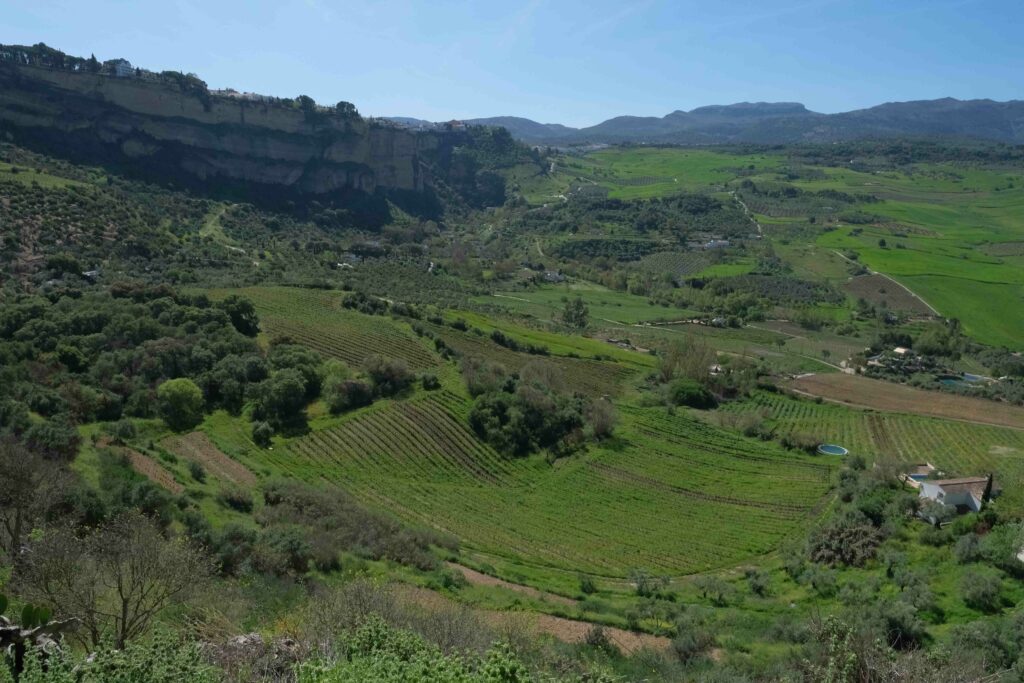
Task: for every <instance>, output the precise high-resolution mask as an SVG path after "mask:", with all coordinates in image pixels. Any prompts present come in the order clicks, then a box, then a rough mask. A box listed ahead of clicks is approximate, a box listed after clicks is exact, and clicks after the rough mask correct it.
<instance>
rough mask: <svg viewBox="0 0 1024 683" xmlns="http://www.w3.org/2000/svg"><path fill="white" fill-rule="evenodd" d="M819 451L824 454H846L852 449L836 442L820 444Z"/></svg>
mask: <svg viewBox="0 0 1024 683" xmlns="http://www.w3.org/2000/svg"><path fill="white" fill-rule="evenodd" d="M818 452H819V453H821V454H822V455H846V454H847V453H849V452H850V451H848V450H846V449H845V448H843V447H842V446H837V445H835V444H834V443H823V444H821V445H820V446H818Z"/></svg>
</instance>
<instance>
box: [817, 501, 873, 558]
mask: <svg viewBox="0 0 1024 683" xmlns="http://www.w3.org/2000/svg"><path fill="white" fill-rule="evenodd" d="M881 542H882V532H881V531H879V530H878V529H877V528H875V527H874V526H873V525H872V524H871V522H870V521H868V519H867V518H866V517H865V516H864V515H863V513H861V512H859V511H848V512H845V513H843V514H840V515H837V516H836V517H835V518H834V519H833V520H832V521H830V522H828V523H827V524H825V525H824V526H821V527H819V528H818V529H816V530H815V531H813V532H812V533H811V537H810V539H809V541H808V551H809V555H810V558H811V560H812V561H814V562H820V563H822V564H828V565H836V564H843V565H852V566H855V567H860V566H862V565H863V564H864V563H865V562H866V561H867V560H869V559H871V558H872V557H874V555H875V550H876V549H877V548H878V546H879V544H880V543H881Z"/></svg>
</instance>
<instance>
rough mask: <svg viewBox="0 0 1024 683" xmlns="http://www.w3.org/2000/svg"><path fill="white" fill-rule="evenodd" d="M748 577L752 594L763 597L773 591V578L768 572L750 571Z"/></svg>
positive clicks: (747, 573)
mask: <svg viewBox="0 0 1024 683" xmlns="http://www.w3.org/2000/svg"><path fill="white" fill-rule="evenodd" d="M746 576H747V585H748V586H750V592H751V593H753V594H754V595H760V596H762V597H764V596H765V595H768V593H769V592H770V590H771V577H770V576H768V573H767V572H765V571H763V570H761V569H748V570H747V571H746Z"/></svg>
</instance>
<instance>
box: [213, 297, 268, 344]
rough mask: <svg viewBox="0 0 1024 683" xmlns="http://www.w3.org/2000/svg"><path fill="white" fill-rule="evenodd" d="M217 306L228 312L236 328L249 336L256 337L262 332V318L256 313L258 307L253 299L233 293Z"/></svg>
mask: <svg viewBox="0 0 1024 683" xmlns="http://www.w3.org/2000/svg"><path fill="white" fill-rule="evenodd" d="M217 308H220V309H221V310H222V311H224V312H225V313H227V314H228V317H229V318H230V319H231V324H232V325H234V327H235V329H236V330H238V331H239V332H241V333H242V334H244V335H245V336H247V337H255V336H256V335H257V334H259V333H260V320H259V317H258V316H257V315H256V307H255V306H254V305H253V303H252V301H250V300H249V299H246V298H244V297H241V296H238V295H237V294H232V295H231V296H229V297H227V298H226V299H224V300H223V301H221V302H219V303H218V304H217Z"/></svg>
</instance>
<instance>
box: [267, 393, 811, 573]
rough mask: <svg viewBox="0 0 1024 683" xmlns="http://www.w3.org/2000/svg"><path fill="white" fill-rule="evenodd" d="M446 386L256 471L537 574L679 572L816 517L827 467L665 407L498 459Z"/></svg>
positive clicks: (735, 557)
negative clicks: (325, 489) (556, 448)
mask: <svg viewBox="0 0 1024 683" xmlns="http://www.w3.org/2000/svg"><path fill="white" fill-rule="evenodd" d="M467 409H468V403H467V402H466V400H465V399H464V398H463V397H461V396H459V395H457V394H455V393H452V392H449V391H441V392H437V393H434V394H430V395H426V396H421V397H419V398H416V399H413V400H410V401H405V402H393V403H388V404H378V405H377V406H374V407H373V408H370V409H368V410H365V411H362V412H360V413H358V414H356V415H354V416H352V417H351V418H350V419H347V420H345V421H344V422H342V423H341V424H340V425H338V426H336V427H334V428H331V429H327V430H324V431H320V432H314V433H312V434H310V435H308V436H306V437H304V438H302V439H299V440H297V441H295V442H293V443H292V444H291V445H290V446H289V447H288V448H286V449H285V448H281V449H276V450H274V451H262V452H259V453H257V454H253V456H252V457H254V458H258V459H259V460H261V461H262V462H260V463H259V466H258V469H265V468H269V469H273V470H277V471H280V472H282V473H286V474H289V475H291V476H295V477H299V478H302V479H306V480H309V481H326V482H329V483H331V484H334V485H337V486H339V487H341V488H344V489H346V490H348V491H349V492H351V493H352V494H353V495H355V496H356V497H357V498H359V499H361V500H363V501H365V502H367V503H368V504H371V505H373V506H376V507H379V508H381V509H387V510H390V511H392V512H394V513H395V514H397V515H399V516H400V517H403V518H405V519H407V520H409V521H412V522H415V523H418V524H422V525H427V526H432V527H435V528H438V529H442V530H444V531H447V532H450V533H452V534H454V535H456V536H458V537H459V538H460V539H461V541H462V545H463V548H464V550H466V551H468V552H469V553H470V554H471V555H474V556H477V557H479V558H483V560H485V561H492V562H495V563H499V564H502V565H503V566H511V567H529V568H530V569H531V570H532V571H541V572H552V571H553V572H558V573H564V572H569V573H572V572H576V571H584V572H589V573H592V574H595V575H600V576H609V577H624V576H626V575H627V574H628V572H629V571H630V569H632V568H635V567H643V568H646V569H648V570H651V571H656V572H659V573H663V574H673V575H680V574H687V573H691V572H696V571H700V570H704V569H708V568H711V567H718V566H728V565H731V564H734V563H737V562H740V561H742V560H744V559H745V558H749V557H751V556H754V555H758V554H762V553H765V552H768V551H770V550H771V549H772V548H774V547H775V546H776V545H777V544H778V542H779V540H780V539H781V538H782V537H783V536H785V535H786V534H788V533H790V532H792V531H794V530H796V529H798V528H800V527H802V526H803V525H804V524H806V523H807V522H808V520H809V519H810V518H811V517H812V516H813V515H814V514H815V511H816V509H817V506H818V504H819V503H820V502H821V501H822V500H823V499H824V498H823V496H824V494H825V492H826V490H827V488H828V486H829V479H830V474H831V472H830V468H829V466H828V464H826V463H822V462H821V461H820V460H816V459H812V458H806V457H802V456H794V455H792V454H788V453H786V452H784V451H782V450H780V449H779V448H777V447H775V446H771V445H767V444H764V443H761V442H759V441H754V440H750V439H745V438H743V437H739V436H735V435H733V434H732V433H729V432H725V431H722V430H719V429H717V428H714V427H711V426H708V425H706V424H704V423H702V422H699V421H696V420H693V419H691V418H686V417H681V416H676V417H670V416H667V415H665V413H664V412H663V411H662V410H661V409H639V408H630V409H623V413H622V417H623V420H622V426H621V428H620V430H619V433H620V436H619V437H618V439H617V440H616V441H615V442H614V444H612V445H609V446H608V447H604V448H600V449H597V450H596V451H594V452H592V453H589V454H585V455H578V456H573V457H571V458H567V459H564V460H562V461H560V462H559V463H558V464H557V466H554V467H553V466H551V465H549V464H548V463H547V462H546V461H544V460H543V459H542V458H540V457H532V458H525V459H515V460H511V459H506V458H503V457H501V456H499V455H498V454H497V453H495V452H494V451H493V450H492V449H491V448H490V447H488V446H487V445H485V444H483V443H481V442H480V441H478V440H477V439H476V438H475V436H474V435H473V433H472V432H471V431H470V430H469V429H468V427H467V426H466V419H465V412H466V410H467Z"/></svg>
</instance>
